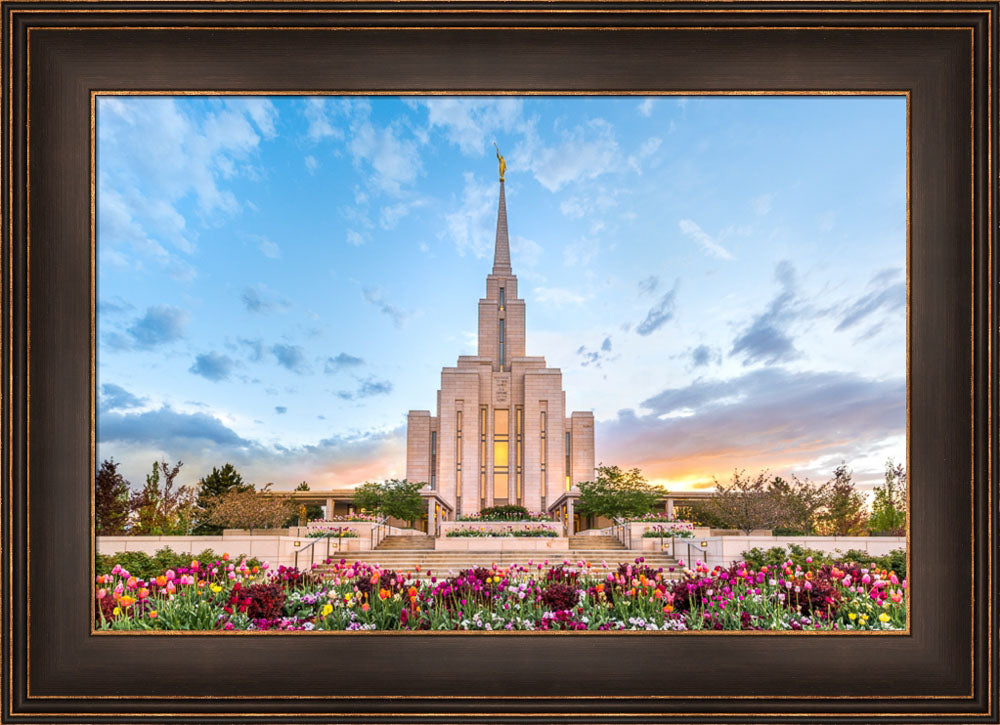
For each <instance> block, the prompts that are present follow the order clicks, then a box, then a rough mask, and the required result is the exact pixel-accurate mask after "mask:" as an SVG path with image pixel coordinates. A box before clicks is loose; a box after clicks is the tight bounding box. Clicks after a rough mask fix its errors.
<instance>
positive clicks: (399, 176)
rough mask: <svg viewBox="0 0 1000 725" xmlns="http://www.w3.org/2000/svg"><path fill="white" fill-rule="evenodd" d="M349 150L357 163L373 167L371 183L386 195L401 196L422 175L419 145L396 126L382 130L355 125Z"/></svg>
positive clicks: (367, 123) (366, 121) (369, 124)
mask: <svg viewBox="0 0 1000 725" xmlns="http://www.w3.org/2000/svg"><path fill="white" fill-rule="evenodd" d="M348 148H349V149H350V152H351V155H352V156H353V157H354V161H355V163H357V164H360V163H362V162H364V163H367V164H369V165H370V166H371V170H372V172H373V176H372V183H373V184H375V186H376V187H378V188H379V189H381V190H382V191H384V192H387V193H390V194H398V193H399V192H400V190H401V188H402V186H403V185H404V184H410V183H412V182H413V181H415V180H416V178H417V175H418V174H419V173H420V168H421V167H420V155H419V154H418V153H417V144H416V143H414V142H413V141H411V140H408V139H405V138H403V137H402V135H401V132H400V130H399V129H397V128H396V127H394V126H387V127H384V128H379V127H377V126H375V125H374V124H372V123H371V121H369V120H367V119H365V120H364V121H361V122H359V123H355V124H352V126H351V140H350V141H349V142H348Z"/></svg>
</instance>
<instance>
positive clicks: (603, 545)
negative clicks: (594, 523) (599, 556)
mask: <svg viewBox="0 0 1000 725" xmlns="http://www.w3.org/2000/svg"><path fill="white" fill-rule="evenodd" d="M569 548H570V549H571V550H573V549H587V550H591V551H594V550H598V549H604V550H607V551H624V550H625V545H624V544H622V543H621V542H620V541H618V539H616V538H615V537H613V536H571V537H569Z"/></svg>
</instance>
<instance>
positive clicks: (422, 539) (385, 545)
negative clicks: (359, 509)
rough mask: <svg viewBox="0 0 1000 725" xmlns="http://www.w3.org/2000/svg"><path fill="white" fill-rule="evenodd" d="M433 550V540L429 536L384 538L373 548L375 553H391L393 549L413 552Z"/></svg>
mask: <svg viewBox="0 0 1000 725" xmlns="http://www.w3.org/2000/svg"><path fill="white" fill-rule="evenodd" d="M433 548H434V538H433V537H431V536H386V537H385V538H384V539H382V541H381V543H380V544H379V545H378V546H376V547H375V549H376V551H391V550H393V549H403V550H406V551H414V550H420V549H433Z"/></svg>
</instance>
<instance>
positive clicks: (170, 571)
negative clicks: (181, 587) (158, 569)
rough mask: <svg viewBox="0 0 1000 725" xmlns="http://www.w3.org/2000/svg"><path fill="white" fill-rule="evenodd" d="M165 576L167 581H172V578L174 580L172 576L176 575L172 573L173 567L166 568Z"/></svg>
mask: <svg viewBox="0 0 1000 725" xmlns="http://www.w3.org/2000/svg"><path fill="white" fill-rule="evenodd" d="M166 576H167V580H168V581H173V580H174V578H175V577H176V576H177V575H176V574H175V573H174V570H173V569H167V574H166Z"/></svg>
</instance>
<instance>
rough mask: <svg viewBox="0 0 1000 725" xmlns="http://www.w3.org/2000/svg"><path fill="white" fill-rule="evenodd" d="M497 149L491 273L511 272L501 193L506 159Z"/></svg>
mask: <svg viewBox="0 0 1000 725" xmlns="http://www.w3.org/2000/svg"><path fill="white" fill-rule="evenodd" d="M493 145H494V146H495V147H496V149H497V161H499V162H500V204H499V206H498V208H497V241H496V245H495V247H494V250H493V274H511V269H510V240H509V239H508V238H507V200H506V198H505V197H504V193H503V177H504V173H505V172H506V171H507V161H506V159H504V157H503V156H502V155H501V154H500V147H498V146H497V145H496V142H495V141H494V142H493Z"/></svg>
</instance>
